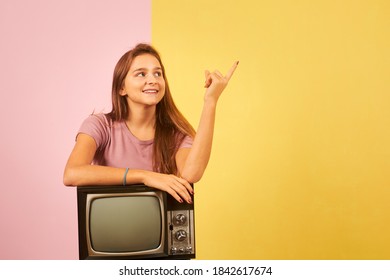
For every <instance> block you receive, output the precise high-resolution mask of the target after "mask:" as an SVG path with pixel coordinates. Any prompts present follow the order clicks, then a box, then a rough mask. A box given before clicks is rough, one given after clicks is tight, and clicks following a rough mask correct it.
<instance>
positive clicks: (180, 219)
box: [175, 214, 187, 225]
mask: <svg viewBox="0 0 390 280" xmlns="http://www.w3.org/2000/svg"><path fill="white" fill-rule="evenodd" d="M186 222H187V217H186V215H184V214H177V215H176V216H175V224H176V225H184V224H185V223H186Z"/></svg>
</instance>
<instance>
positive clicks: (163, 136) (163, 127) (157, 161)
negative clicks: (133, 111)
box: [107, 44, 195, 175]
mask: <svg viewBox="0 0 390 280" xmlns="http://www.w3.org/2000/svg"><path fill="white" fill-rule="evenodd" d="M142 54H151V55H153V56H154V57H155V58H156V59H157V60H158V61H159V62H160V65H161V68H162V73H163V77H164V80H165V94H164V97H163V98H162V100H161V101H160V102H159V103H158V104H157V106H156V124H155V133H154V143H153V170H154V171H156V172H160V173H166V174H175V175H176V174H177V173H178V170H177V166H176V160H175V154H176V152H177V150H178V148H179V145H180V143H181V142H182V141H183V140H184V138H185V137H186V136H190V137H194V136H195V130H194V128H193V127H192V126H191V124H190V123H189V122H188V121H187V120H186V118H185V117H184V116H183V115H182V114H181V113H180V111H179V110H178V109H177V107H176V105H175V103H174V102H173V98H172V95H171V91H170V89H169V86H168V81H167V77H166V75H165V68H164V65H163V63H162V61H161V57H160V55H159V53H158V52H157V50H156V49H155V48H153V47H152V46H151V45H149V44H138V45H137V46H135V47H134V48H133V49H131V50H130V51H128V52H126V53H125V54H124V55H123V56H122V57H121V58H120V59H119V61H118V63H117V64H116V66H115V69H114V76H113V81H112V96H111V98H112V110H111V112H110V113H108V114H107V116H108V117H109V118H111V119H112V120H113V121H124V120H126V118H127V116H128V114H129V112H130V108H129V105H128V103H127V100H126V96H122V95H121V94H120V92H121V89H122V88H123V84H124V80H125V78H126V75H127V73H128V71H129V69H130V66H131V63H132V62H133V59H134V58H135V57H137V56H139V55H142Z"/></svg>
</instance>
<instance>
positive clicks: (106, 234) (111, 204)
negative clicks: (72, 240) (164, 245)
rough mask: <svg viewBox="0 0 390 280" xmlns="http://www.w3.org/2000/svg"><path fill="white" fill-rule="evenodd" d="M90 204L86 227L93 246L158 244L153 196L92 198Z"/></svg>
mask: <svg viewBox="0 0 390 280" xmlns="http://www.w3.org/2000/svg"><path fill="white" fill-rule="evenodd" d="M90 207H91V208H90V212H89V213H90V223H89V225H90V229H89V230H90V239H91V245H92V248H93V250H95V251H97V252H136V251H144V250H151V249H155V248H157V247H158V246H159V245H160V243H161V232H162V230H161V227H162V221H161V217H162V213H161V209H160V203H159V199H158V198H157V197H155V196H150V195H149V196H123V197H102V198H95V199H93V200H92V201H91V204H90ZM134 225H137V226H134Z"/></svg>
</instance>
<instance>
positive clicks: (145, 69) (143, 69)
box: [133, 67, 162, 73]
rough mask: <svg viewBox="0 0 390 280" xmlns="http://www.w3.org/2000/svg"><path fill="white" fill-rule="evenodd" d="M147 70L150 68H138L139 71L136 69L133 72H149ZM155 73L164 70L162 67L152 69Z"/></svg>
mask: <svg viewBox="0 0 390 280" xmlns="http://www.w3.org/2000/svg"><path fill="white" fill-rule="evenodd" d="M147 70H149V69H148V68H145V67H141V68H137V69H135V70H134V71H133V73H134V72H137V71H147ZM152 70H153V71H155V70H160V71H161V70H162V68H161V67H154V68H153V69H152Z"/></svg>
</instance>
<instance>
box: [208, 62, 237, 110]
mask: <svg viewBox="0 0 390 280" xmlns="http://www.w3.org/2000/svg"><path fill="white" fill-rule="evenodd" d="M237 65H238V61H236V62H235V63H234V64H233V66H232V67H231V68H230V69H229V71H228V72H227V74H226V75H225V76H224V75H222V74H221V72H219V71H218V70H215V71H214V72H211V73H210V72H209V71H208V70H206V71H205V79H206V81H205V85H204V87H205V88H207V89H206V93H205V101H209V100H210V101H213V102H215V103H216V102H217V101H218V98H219V97H220V96H221V93H222V92H223V90H224V89H225V88H226V86H227V84H228V82H229V80H230V78H231V77H232V76H233V73H234V71H235V70H236V68H237Z"/></svg>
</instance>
